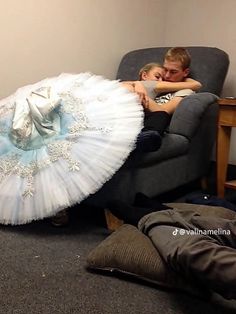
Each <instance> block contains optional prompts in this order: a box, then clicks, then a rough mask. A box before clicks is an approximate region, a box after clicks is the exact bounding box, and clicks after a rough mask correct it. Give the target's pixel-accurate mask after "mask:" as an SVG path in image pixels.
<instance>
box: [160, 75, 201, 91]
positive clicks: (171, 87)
mask: <svg viewBox="0 0 236 314" xmlns="http://www.w3.org/2000/svg"><path fill="white" fill-rule="evenodd" d="M201 87H202V84H201V83H200V82H198V81H196V80H193V79H191V78H187V79H186V80H185V81H183V82H165V81H159V82H157V85H156V92H158V93H161V94H162V93H168V92H176V91H179V90H181V89H191V90H192V91H198V90H199V89H200V88H201Z"/></svg>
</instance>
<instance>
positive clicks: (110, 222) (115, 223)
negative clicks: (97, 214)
mask: <svg viewBox="0 0 236 314" xmlns="http://www.w3.org/2000/svg"><path fill="white" fill-rule="evenodd" d="M104 212H105V218H106V223H107V228H108V229H109V230H110V231H115V230H116V229H118V228H119V227H120V226H121V225H122V224H123V223H124V222H123V221H122V220H120V219H118V218H117V217H116V216H114V215H113V214H112V213H111V212H110V211H109V209H105V210H104Z"/></svg>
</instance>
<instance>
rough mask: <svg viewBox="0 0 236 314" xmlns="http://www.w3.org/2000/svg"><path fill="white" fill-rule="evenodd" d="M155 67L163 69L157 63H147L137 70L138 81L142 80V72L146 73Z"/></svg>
mask: <svg viewBox="0 0 236 314" xmlns="http://www.w3.org/2000/svg"><path fill="white" fill-rule="evenodd" d="M155 67H157V68H161V69H164V68H163V66H162V65H161V64H160V63H157V62H151V63H147V64H145V65H144V66H143V67H142V68H141V69H140V70H139V73H138V77H139V80H140V81H141V80H142V74H143V72H146V73H148V72H149V71H150V70H151V69H153V68H155Z"/></svg>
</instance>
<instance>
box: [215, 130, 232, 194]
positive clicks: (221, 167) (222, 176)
mask: <svg viewBox="0 0 236 314" xmlns="http://www.w3.org/2000/svg"><path fill="white" fill-rule="evenodd" d="M230 135H231V127H227V126H221V125H220V126H219V127H218V137H217V146H216V159H217V160H216V164H217V195H218V196H219V197H224V193H225V187H224V184H225V181H226V175H227V166H228V159H229V148H230Z"/></svg>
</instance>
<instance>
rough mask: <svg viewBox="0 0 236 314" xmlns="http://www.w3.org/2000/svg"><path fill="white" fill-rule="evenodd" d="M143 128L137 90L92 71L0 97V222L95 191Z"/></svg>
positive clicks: (40, 213) (26, 217)
mask: <svg viewBox="0 0 236 314" xmlns="http://www.w3.org/2000/svg"><path fill="white" fill-rule="evenodd" d="M142 127H143V107H142V105H141V103H140V99H139V97H138V96H137V94H135V93H132V92H130V91H128V90H127V89H126V88H124V87H123V86H122V84H121V83H119V82H118V81H110V80H106V79H104V78H103V77H100V76H96V75H92V74H90V73H81V74H78V75H76V74H62V75H60V76H58V77H54V78H49V79H46V80H43V81H40V82H38V83H36V84H33V85H28V86H25V87H23V88H20V89H19V90H17V91H16V93H15V94H13V95H11V96H9V97H8V98H5V99H3V100H1V101H0V199H1V202H0V223H2V224H12V225H15V224H24V223H28V222H31V221H32V220H37V219H42V218H45V217H49V216H53V215H55V214H56V213H58V212H59V211H60V210H62V209H64V208H67V207H69V206H71V205H73V204H76V203H80V202H81V201H83V200H84V199H85V198H86V197H88V195H90V194H92V193H95V192H96V191H97V190H98V189H99V188H100V187H101V186H102V185H103V184H104V183H105V182H106V181H107V180H109V179H110V178H111V176H112V175H113V174H114V173H115V172H116V171H117V170H118V169H119V168H120V167H121V166H122V164H123V163H124V161H125V160H126V158H127V157H128V155H129V154H130V152H131V151H132V150H133V149H134V147H135V142H136V138H137V135H138V134H139V132H140V130H141V129H142Z"/></svg>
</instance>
